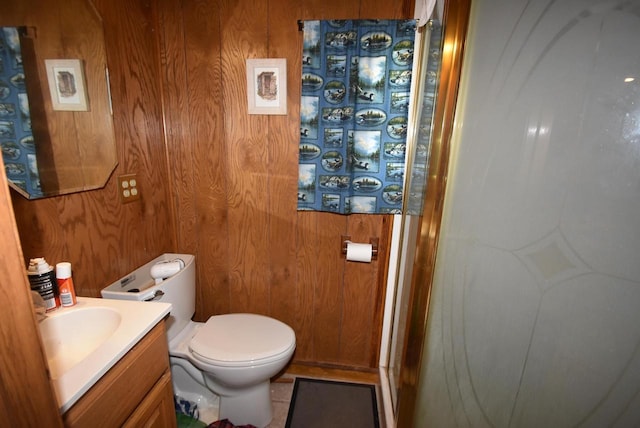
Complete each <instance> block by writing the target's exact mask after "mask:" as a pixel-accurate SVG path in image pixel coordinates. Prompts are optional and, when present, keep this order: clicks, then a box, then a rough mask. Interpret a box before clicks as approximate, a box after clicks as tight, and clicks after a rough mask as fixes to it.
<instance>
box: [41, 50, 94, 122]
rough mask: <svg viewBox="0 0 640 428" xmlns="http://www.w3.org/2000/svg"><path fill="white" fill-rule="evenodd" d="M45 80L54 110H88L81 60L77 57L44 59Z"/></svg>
mask: <svg viewBox="0 0 640 428" xmlns="http://www.w3.org/2000/svg"><path fill="white" fill-rule="evenodd" d="M44 63H45V66H46V69H47V80H48V82H49V91H50V93H51V105H52V106H53V109H54V110H61V111H88V110H89V103H88V100H87V92H86V89H85V81H84V73H83V70H82V61H81V60H79V59H46V60H44Z"/></svg>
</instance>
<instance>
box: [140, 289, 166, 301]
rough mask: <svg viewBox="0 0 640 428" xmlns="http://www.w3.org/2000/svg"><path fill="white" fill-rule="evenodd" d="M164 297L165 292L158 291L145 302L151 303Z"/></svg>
mask: <svg viewBox="0 0 640 428" xmlns="http://www.w3.org/2000/svg"><path fill="white" fill-rule="evenodd" d="M162 296H164V291H162V290H156V292H155V293H153V296H151V297H149V298H148V299H144V301H145V302H151V301H152V300H156V299H160V298H162Z"/></svg>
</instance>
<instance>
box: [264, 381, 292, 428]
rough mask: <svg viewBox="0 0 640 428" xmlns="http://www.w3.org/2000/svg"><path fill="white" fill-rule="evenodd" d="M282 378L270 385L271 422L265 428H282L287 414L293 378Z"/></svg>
mask: <svg viewBox="0 0 640 428" xmlns="http://www.w3.org/2000/svg"><path fill="white" fill-rule="evenodd" d="M290 380H291V381H290V382H289V378H284V379H281V380H279V381H278V382H272V383H271V401H272V402H273V420H272V421H271V423H270V424H269V426H268V427H267V428H284V425H285V424H286V423H287V414H288V413H289V403H290V402H291V394H292V393H293V384H294V378H290Z"/></svg>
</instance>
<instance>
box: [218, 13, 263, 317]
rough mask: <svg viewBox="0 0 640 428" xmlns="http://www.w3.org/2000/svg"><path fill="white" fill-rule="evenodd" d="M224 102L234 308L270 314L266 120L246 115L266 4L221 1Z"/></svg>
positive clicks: (261, 36) (261, 42)
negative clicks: (250, 64)
mask: <svg viewBox="0 0 640 428" xmlns="http://www.w3.org/2000/svg"><path fill="white" fill-rule="evenodd" d="M220 9H221V14H220V22H221V23H222V28H221V34H220V37H221V40H222V76H224V85H223V88H222V93H223V96H222V101H223V103H224V107H225V108H224V118H225V119H224V124H225V143H226V145H227V148H228V149H227V159H228V170H227V180H228V188H227V190H228V192H227V198H228V202H229V213H228V227H229V256H230V267H229V285H230V290H231V294H232V296H233V298H232V300H231V305H230V308H229V309H230V311H231V312H239V311H248V312H254V313H260V314H266V313H268V310H269V301H270V292H269V291H270V290H269V287H268V286H267V284H268V278H269V271H270V266H269V265H268V261H269V257H268V244H267V240H268V239H269V233H268V230H267V225H268V224H269V217H270V213H269V212H268V207H269V192H268V183H269V176H268V166H267V162H268V157H267V153H268V151H267V147H268V144H269V143H270V141H269V140H270V137H271V135H270V134H271V132H270V129H269V127H268V118H267V117H265V116H263V115H249V114H247V92H246V90H247V88H246V87H247V84H246V59H247V58H265V57H266V56H267V52H268V51H267V40H268V27H267V25H268V15H267V10H268V9H267V3H266V2H255V1H248V0H241V1H237V0H224V1H221V2H220Z"/></svg>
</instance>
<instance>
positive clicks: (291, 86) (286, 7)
mask: <svg viewBox="0 0 640 428" xmlns="http://www.w3.org/2000/svg"><path fill="white" fill-rule="evenodd" d="M268 6H269V9H268V16H269V39H268V53H267V56H268V57H269V58H285V59H286V60H287V82H286V83H287V114H286V115H282V116H281V115H274V116H270V117H269V118H268V120H269V129H270V130H271V129H273V130H274V131H275V132H269V141H268V143H267V157H268V163H267V172H268V175H269V184H268V191H269V208H268V211H269V213H270V216H269V224H268V231H269V237H268V240H267V244H268V246H269V248H268V260H269V266H270V276H269V278H268V281H267V282H268V286H269V287H270V292H271V296H270V297H271V298H270V308H269V315H270V316H272V317H274V318H276V319H279V320H281V321H283V322H285V323H287V324H289V325H296V324H297V319H298V318H297V316H298V315H299V314H300V312H301V311H300V309H301V306H302V305H303V304H304V296H305V292H306V291H307V290H306V284H301V283H300V282H298V281H297V271H296V267H297V264H296V237H297V234H296V227H297V225H296V223H297V219H298V217H297V212H296V209H297V188H298V171H297V168H296V165H297V163H298V143H299V133H298V131H297V130H298V127H299V125H298V123H299V119H298V118H299V117H300V92H301V80H302V75H301V73H300V67H301V64H302V33H301V32H300V31H298V24H297V19H298V18H297V17H299V16H301V15H300V14H301V10H300V9H301V4H300V2H299V1H298V0H282V1H280V2H268ZM273 22H277V23H279V25H273V24H272V23H273Z"/></svg>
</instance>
